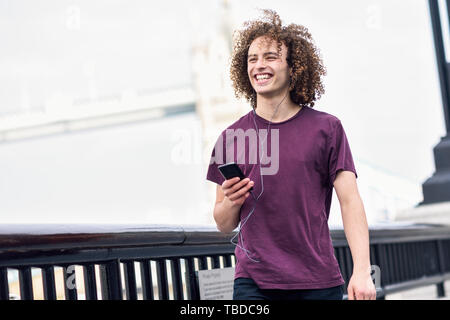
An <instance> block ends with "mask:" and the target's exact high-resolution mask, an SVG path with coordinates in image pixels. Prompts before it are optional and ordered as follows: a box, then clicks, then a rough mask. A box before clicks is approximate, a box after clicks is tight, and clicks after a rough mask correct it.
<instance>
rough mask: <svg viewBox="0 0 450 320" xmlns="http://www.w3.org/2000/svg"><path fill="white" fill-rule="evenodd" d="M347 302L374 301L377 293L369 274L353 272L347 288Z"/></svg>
mask: <svg viewBox="0 0 450 320" xmlns="http://www.w3.org/2000/svg"><path fill="white" fill-rule="evenodd" d="M347 293H348V300H375V299H376V297H377V291H376V289H375V285H374V284H373V282H372V277H371V276H370V272H369V273H366V272H360V273H355V272H353V274H352V277H351V278H350V281H349V283H348V287H347Z"/></svg>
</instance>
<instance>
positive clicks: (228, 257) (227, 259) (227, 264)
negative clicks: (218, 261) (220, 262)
mask: <svg viewBox="0 0 450 320" xmlns="http://www.w3.org/2000/svg"><path fill="white" fill-rule="evenodd" d="M232 266H233V263H232V261H231V254H227V255H226V256H225V268H230V267H232Z"/></svg>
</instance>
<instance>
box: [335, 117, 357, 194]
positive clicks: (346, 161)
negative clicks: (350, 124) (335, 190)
mask: <svg viewBox="0 0 450 320" xmlns="http://www.w3.org/2000/svg"><path fill="white" fill-rule="evenodd" d="M328 139H329V141H328V155H329V157H328V174H329V183H330V186H331V187H333V184H334V180H335V179H336V175H337V173H338V172H339V171H340V170H344V171H351V172H353V173H354V174H355V177H356V178H357V177H358V175H357V173H356V169H355V164H354V163H353V157H352V152H351V150H350V145H349V143H348V140H347V136H346V135H345V131H344V128H343V127H342V123H341V121H340V120H338V121H337V122H336V123H335V124H334V128H333V129H332V132H331V135H330V137H329V138H328Z"/></svg>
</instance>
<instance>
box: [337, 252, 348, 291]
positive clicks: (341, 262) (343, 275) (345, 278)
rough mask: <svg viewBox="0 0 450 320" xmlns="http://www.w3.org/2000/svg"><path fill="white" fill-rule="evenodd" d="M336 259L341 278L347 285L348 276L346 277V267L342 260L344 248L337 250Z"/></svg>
mask: <svg viewBox="0 0 450 320" xmlns="http://www.w3.org/2000/svg"><path fill="white" fill-rule="evenodd" d="M336 258H337V260H338V263H339V267H340V269H341V273H342V277H343V278H344V280H345V282H347V284H348V280H349V279H348V275H347V267H346V265H345V260H344V248H343V247H338V248H337V255H336Z"/></svg>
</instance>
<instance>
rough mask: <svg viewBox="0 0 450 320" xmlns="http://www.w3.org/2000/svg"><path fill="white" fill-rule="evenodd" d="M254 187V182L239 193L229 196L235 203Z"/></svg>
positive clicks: (249, 183) (248, 183)
mask: <svg viewBox="0 0 450 320" xmlns="http://www.w3.org/2000/svg"><path fill="white" fill-rule="evenodd" d="M252 186H253V181H250V182H247V186H246V187H244V188H242V187H241V188H240V190H238V191H236V192H234V193H232V194H230V195H229V196H228V198H229V199H230V200H233V201H234V200H237V199H239V198H241V197H243V196H245V194H246V193H248V190H249V189H250V188H251V187H252Z"/></svg>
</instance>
